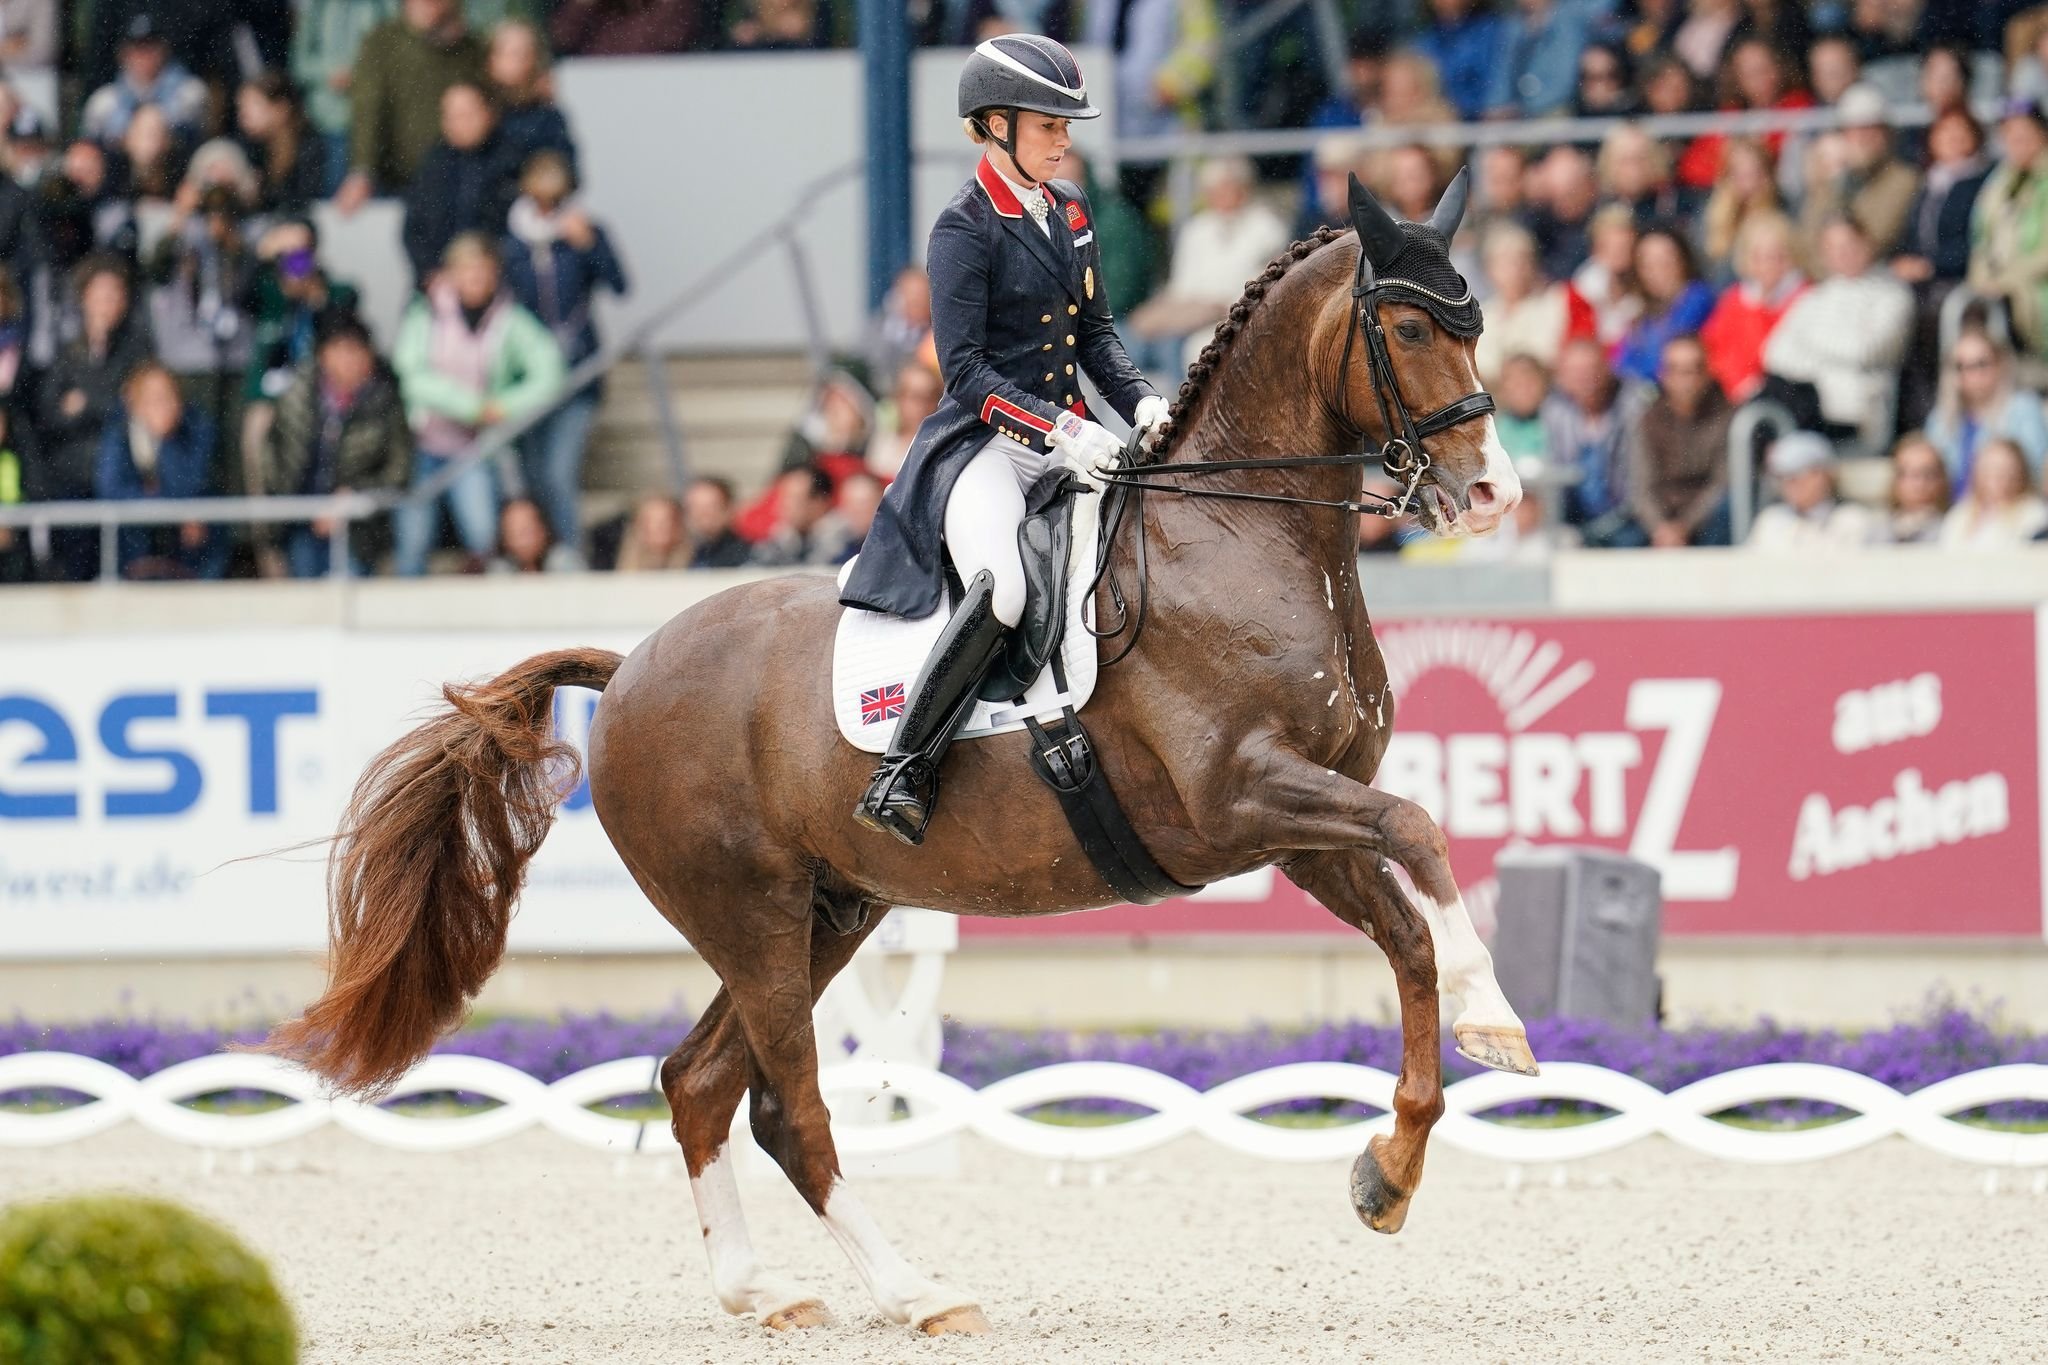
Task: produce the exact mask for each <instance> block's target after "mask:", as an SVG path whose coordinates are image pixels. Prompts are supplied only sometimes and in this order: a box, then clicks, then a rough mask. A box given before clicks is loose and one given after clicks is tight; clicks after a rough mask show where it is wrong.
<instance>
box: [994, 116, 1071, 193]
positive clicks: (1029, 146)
mask: <svg viewBox="0 0 2048 1365" xmlns="http://www.w3.org/2000/svg"><path fill="white" fill-rule="evenodd" d="M996 117H997V118H1000V117H1001V115H997V116H996ZM996 131H997V132H1001V131H1002V130H1001V129H1000V128H998V129H996ZM1072 142H1073V138H1072V137H1071V136H1070V135H1069V133H1068V129H1067V120H1065V119H1063V118H1055V117H1053V116H1052V115H1051V114H1035V113H1033V112H1032V111H1031V110H1029V109H1024V110H1020V111H1018V114H1017V156H1016V162H1017V169H1018V170H1020V171H1022V172H1024V174H1025V175H1027V176H1029V177H1031V179H1033V180H1051V179H1052V178H1054V177H1055V176H1057V175H1059V174H1060V162H1061V160H1062V159H1064V158H1065V156H1066V154H1067V148H1068V146H1069V145H1071V144H1072Z"/></svg>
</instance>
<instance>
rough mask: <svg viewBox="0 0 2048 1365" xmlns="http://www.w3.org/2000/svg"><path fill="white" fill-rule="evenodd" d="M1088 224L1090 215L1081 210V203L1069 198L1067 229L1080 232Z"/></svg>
mask: <svg viewBox="0 0 2048 1365" xmlns="http://www.w3.org/2000/svg"><path fill="white" fill-rule="evenodd" d="M1087 226H1088V215H1087V214H1085V213H1083V212H1081V205H1080V204H1079V203H1077V202H1076V201H1074V200H1072V199H1069V200H1068V201H1067V231H1069V232H1079V231H1080V230H1081V229H1082V228H1084V227H1087Z"/></svg>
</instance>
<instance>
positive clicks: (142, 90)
mask: <svg viewBox="0 0 2048 1365" xmlns="http://www.w3.org/2000/svg"><path fill="white" fill-rule="evenodd" d="M145 104H154V105H155V106H156V107H157V108H159V109H161V110H163V112H164V117H165V118H166V119H168V120H169V121H170V125H171V127H172V129H173V130H174V131H175V132H177V133H178V134H179V135H180V136H182V137H186V138H191V139H195V140H196V139H197V138H198V136H199V134H200V132H201V131H202V130H203V127H202V126H203V124H204V123H205V120H206V86H205V85H204V84H202V83H201V82H200V80H199V78H198V77H197V76H194V75H193V74H192V73H191V72H190V71H187V70H186V69H185V67H184V65H183V64H182V63H180V62H179V61H178V60H177V59H176V58H174V57H172V56H171V45H170V42H169V40H168V39H167V38H166V37H165V35H164V33H163V31H162V30H160V29H159V28H158V27H157V23H156V20H155V19H153V18H151V17H150V16H149V15H148V14H147V13H143V14H138V15H136V16H135V17H134V18H133V19H130V20H129V21H128V26H127V27H126V28H124V29H123V30H121V74H120V75H118V76H116V77H115V78H114V79H113V80H112V81H111V82H109V83H108V84H106V85H103V86H101V87H100V88H99V89H98V90H95V91H94V92H93V93H92V97H91V98H90V99H88V100H87V101H86V102H85V109H84V111H83V112H82V113H81V114H80V115H79V119H78V131H79V135H80V136H81V137H88V138H91V139H92V140H93V141H95V142H97V143H100V144H101V145H102V146H108V147H111V146H113V145H115V144H116V143H118V142H120V140H121V135H122V134H123V133H126V132H127V131H128V120H130V119H132V118H134V117H135V111H136V110H137V109H139V108H141V107H142V106H143V105H145ZM188 145H189V144H188Z"/></svg>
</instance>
